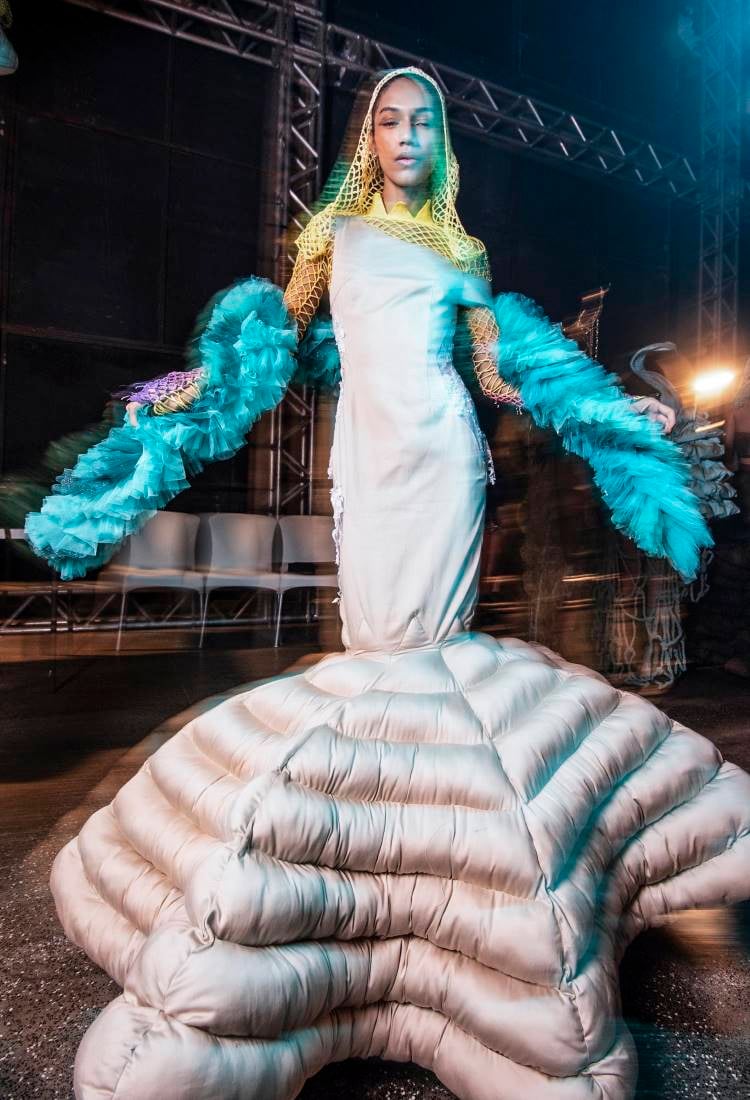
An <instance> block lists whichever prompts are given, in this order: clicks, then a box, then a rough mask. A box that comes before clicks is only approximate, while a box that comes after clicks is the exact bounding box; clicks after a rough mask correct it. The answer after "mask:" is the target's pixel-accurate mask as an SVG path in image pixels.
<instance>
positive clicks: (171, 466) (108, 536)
mask: <svg viewBox="0 0 750 1100" xmlns="http://www.w3.org/2000/svg"><path fill="white" fill-rule="evenodd" d="M296 343H297V336H296V325H295V322H294V320H293V318H291V317H290V316H289V314H288V312H287V310H286V307H285V306H284V303H283V296H282V292H281V291H280V290H279V289H278V287H276V286H274V285H273V284H272V283H269V282H266V281H265V280H263V279H257V278H251V279H248V280H246V281H244V282H241V283H238V284H237V285H236V286H233V287H231V288H230V289H229V290H227V291H224V292H222V293H221V294H219V295H217V296H216V297H215V298H214V299H213V301H212V302H211V303H210V304H209V306H208V307H207V309H206V310H204V312H203V314H202V317H201V320H200V322H199V328H198V331H197V332H196V335H195V337H194V341H193V346H192V350H191V353H190V357H189V358H190V362H191V366H196V365H200V366H201V367H202V368H203V369H204V371H205V375H206V383H205V386H204V389H203V392H202V393H201V396H200V397H199V399H198V400H196V401H195V403H194V404H193V405H192V406H191V407H190V408H189V409H188V410H186V411H184V412H175V413H170V414H169V415H167V416H149V415H148V413H147V412H146V411H145V410H142V411H140V412H139V413H138V417H137V425H136V426H135V427H134V426H133V425H131V424H130V423H129V422H128V421H127V420H126V421H125V422H124V423H123V424H122V425H121V426H119V427H115V428H113V429H112V430H111V431H110V432H109V434H108V435H107V436H106V438H105V439H103V440H102V441H101V442H100V443H98V444H97V445H96V446H94V447H92V448H91V449H90V450H88V451H86V452H85V453H84V454H82V455H80V457H79V458H78V460H77V461H76V463H75V465H74V466H73V467H72V468H71V469H67V470H65V471H64V472H63V473H62V474H61V475H60V477H58V479H57V481H56V482H55V484H54V486H53V488H52V491H51V494H50V495H49V496H48V497H47V498H46V499H45V501H44V503H43V504H42V507H41V509H40V510H39V511H38V512H32V513H31V514H29V515H28V516H27V518H26V534H27V537H28V540H29V543H30V544H31V546H32V548H33V549H34V550H35V552H36V553H37V554H39V555H40V556H41V557H43V558H45V559H46V560H47V561H48V562H49V564H50V565H51V566H52V567H53V569H55V570H56V571H57V572H58V573H59V575H60V577H61V578H62V579H63V580H70V579H73V578H75V577H81V576H83V575H84V574H85V573H86V572H88V571H89V570H91V569H94V568H96V567H98V566H100V565H103V564H104V563H105V562H106V561H108V560H109V558H111V557H112V555H113V554H114V553H115V551H116V550H117V548H118V546H119V545H120V543H121V542H122V541H123V539H125V538H126V537H127V536H128V535H130V534H132V533H133V532H134V531H137V530H138V529H139V528H140V527H142V526H143V525H144V524H145V523H146V522H147V520H149V519H150V518H151V517H152V516H153V515H154V514H155V512H157V511H158V510H159V509H160V508H163V507H164V506H165V505H166V504H167V503H168V502H169V501H170V500H171V499H172V498H173V497H175V496H176V495H177V494H178V493H179V492H181V491H182V490H183V489H185V488H187V486H188V484H189V479H190V478H191V477H193V476H194V475H195V474H197V473H198V472H199V471H200V470H202V469H203V467H204V466H206V465H207V464H208V463H209V462H216V461H218V460H219V459H224V458H229V457H230V456H231V455H233V454H235V453H236V452H237V451H238V450H239V449H240V447H242V446H243V444H244V443H245V438H246V436H247V433H248V431H249V430H250V428H251V427H252V425H253V424H254V422H255V421H256V420H257V419H258V417H259V416H261V415H262V413H264V412H266V411H267V410H269V409H272V408H274V406H275V405H277V404H278V402H279V401H280V400H281V398H282V397H283V396H284V392H285V390H286V387H287V385H288V384H289V381H290V379H291V377H292V375H293V373H294V370H295V369H296V365H297V364H296V360H295V358H294V351H295V349H296Z"/></svg>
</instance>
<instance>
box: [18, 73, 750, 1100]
mask: <svg viewBox="0 0 750 1100" xmlns="http://www.w3.org/2000/svg"><path fill="white" fill-rule="evenodd" d="M456 189H457V166H456V162H455V158H454V157H453V154H452V151H451V148H450V140H449V136H448V131H447V125H446V119H445V110H444V104H443V101H442V97H441V95H440V91H439V89H438V87H437V86H436V85H435V84H434V83H433V82H432V81H431V79H430V78H429V77H427V76H426V75H425V74H424V73H421V72H420V71H418V70H413V69H406V70H395V71H393V72H391V73H389V74H387V75H386V76H385V77H384V78H383V79H382V80H381V81H380V82H379V83H378V85H377V86H376V87H375V89H374V90H373V92H372V95H371V96H370V97H369V99H368V100H367V104H366V112H365V116H364V121H363V124H362V128H361V132H360V133H359V134H358V141H357V144H356V148H355V150H354V152H353V154H352V157H351V160H350V162H349V163H348V164H347V165H346V170H345V171H344V172H342V173H341V174H339V175H337V176H336V181H335V186H333V187H332V188H329V193H328V199H327V201H326V202H325V203H324V204H323V206H322V208H321V210H320V211H319V212H318V214H316V216H315V217H314V218H313V219H312V221H311V222H310V224H309V225H308V226H307V228H306V229H305V231H304V232H303V233H302V235H301V237H300V240H299V242H298V243H299V256H298V260H297V264H296V267H295V271H294V275H293V277H292V281H291V283H290V286H289V288H288V289H287V292H286V295H285V304H284V306H282V304H281V303H280V302H279V301H278V299H277V298H276V297H274V293H273V288H268V287H267V286H265V285H264V286H263V287H261V288H260V289H259V288H258V285H257V284H256V283H253V282H251V283H249V284H243V285H241V286H240V287H237V288H234V289H233V290H232V291H230V292H229V293H228V294H226V295H224V296H223V297H221V298H219V299H218V300H217V301H216V303H215V304H214V305H213V307H212V309H211V311H210V313H209V315H208V318H207V320H206V323H205V327H204V329H203V331H202V334H201V336H200V339H199V341H198V345H197V352H196V356H197V365H196V366H194V367H193V369H192V371H191V372H189V373H186V374H185V375H184V376H183V377H180V378H172V379H171V380H166V381H165V380H162V381H159V382H158V383H156V384H155V388H153V387H152V388H150V389H149V388H148V387H146V388H144V387H141V388H140V389H139V390H138V391H137V393H135V394H131V395H130V396H131V397H132V398H133V400H132V401H131V402H130V405H131V407H130V415H131V416H132V423H130V424H126V425H124V426H123V427H122V428H120V429H117V430H116V432H118V433H119V434H116V433H115V432H113V433H112V435H111V436H110V437H109V439H108V440H107V441H105V444H100V445H99V447H98V448H94V450H93V451H91V452H89V454H87V455H85V456H83V457H82V459H81V460H79V463H78V464H77V465H76V467H75V468H74V469H73V470H72V471H70V473H69V476H68V477H67V479H66V480H64V483H63V485H62V486H61V491H60V492H58V493H56V494H54V495H53V496H52V497H50V498H48V500H47V502H45V506H44V508H43V509H42V512H41V513H40V514H39V515H38V516H35V517H30V519H29V523H28V528H29V531H30V535H31V537H32V539H33V540H34V541H35V544H36V545H37V546H38V547H39V549H40V550H42V551H44V552H45V553H47V554H48V556H49V557H50V558H51V559H52V560H53V561H54V562H55V563H56V564H57V565H58V566H59V567H61V568H63V569H69V570H75V569H81V568H85V567H86V566H87V565H90V564H92V563H95V562H97V561H101V560H103V558H104V557H105V556H106V554H108V553H111V547H112V545H114V544H115V543H116V541H117V538H118V537H122V532H123V531H127V530H128V529H134V527H135V526H136V525H137V524H138V523H139V522H142V521H143V517H144V515H145V514H147V513H148V511H149V508H151V509H153V507H155V506H158V504H159V503H163V501H164V499H167V498H168V495H169V494H170V493H172V492H173V491H175V490H176V487H177V486H179V484H180V482H181V480H182V479H184V476H185V467H186V466H187V467H192V468H196V467H198V466H200V464H201V463H202V462H203V461H206V460H207V459H208V458H209V457H211V456H215V455H216V454H219V453H225V452H226V451H227V450H229V449H231V447H232V446H234V445H235V443H237V438H238V435H240V434H241V433H240V428H241V427H242V425H245V426H247V424H248V422H249V421H251V420H252V418H253V416H254V415H257V414H258V411H259V410H260V409H262V408H264V407H269V405H270V404H272V403H273V402H274V401H275V400H278V399H279V396H280V394H281V392H283V388H284V386H285V384H286V382H287V381H288V380H289V379H290V378H291V377H292V376H293V372H294V370H295V365H294V362H293V360H292V354H291V351H292V350H293V349H294V347H295V345H296V341H297V337H298V335H299V333H300V332H301V331H304V330H305V329H306V327H307V326H308V325H309V322H310V319H311V317H312V315H313V313H314V311H315V309H316V308H317V305H318V303H319V301H320V297H321V295H322V292H323V289H324V288H325V287H328V288H329V290H330V300H331V310H332V315H333V324H334V329H335V333H336V343H337V347H338V352H339V353H340V358H341V368H340V378H341V386H342V389H341V396H340V398H339V405H338V412H337V420H336V429H335V438H334V445H333V451H332V464H331V470H332V476H333V482H334V489H333V499H334V508H335V514H336V532H337V541H338V545H339V552H340V583H341V615H342V621H343V633H344V642H345V646H346V652H345V653H344V654H333V655H331V656H329V657H327V658H324V659H323V660H322V661H320V662H319V663H318V664H317V665H315V666H313V667H311V668H309V669H307V670H306V671H305V672H304V673H302V674H299V675H292V676H286V677H281V678H279V679H276V680H273V681H271V682H269V683H266V684H264V685H261V686H259V687H257V688H255V689H253V690H251V691H250V692H248V693H246V694H244V695H241V696H238V697H235V698H233V699H231V700H229V701H228V702H226V703H224V704H222V705H221V706H219V707H217V708H215V709H214V710H212V711H210V712H208V713H207V714H205V715H202V716H201V717H200V718H198V719H197V720H196V721H195V722H193V723H191V724H190V725H189V726H187V727H186V728H185V729H184V730H182V731H181V732H180V733H179V734H177V735H176V736H175V737H174V738H172V739H171V740H170V741H169V742H168V743H167V744H166V745H164V746H163V748H162V749H161V750H160V751H159V752H157V753H156V754H155V755H154V756H153V757H152V758H151V759H150V760H149V761H148V762H147V763H146V765H145V766H144V767H143V768H142V769H141V771H140V772H138V774H137V775H136V776H135V777H134V778H133V779H132V780H131V781H130V782H129V783H127V784H126V785H125V786H124V787H123V789H122V790H121V791H120V793H119V794H118V796H117V798H116V799H115V801H114V802H113V803H112V805H111V806H108V807H105V808H104V809H103V810H101V811H99V812H98V813H97V814H95V815H94V816H93V817H92V818H91V819H90V820H89V822H87V824H86V825H85V826H84V829H83V830H82V832H81V834H80V836H79V837H78V838H76V839H75V840H74V841H72V842H71V843H70V844H69V845H68V846H67V847H66V848H65V849H64V850H63V851H62V852H61V853H60V855H59V856H58V858H57V860H56V863H55V867H54V870H53V876H52V886H53V891H54V893H55V897H56V901H57V906H58V911H59V914H60V917H61V920H62V922H63V925H64V927H65V930H66V932H67V933H68V935H69V936H71V938H72V939H74V940H75V941H76V942H77V943H79V944H81V945H82V946H83V947H84V948H85V949H86V951H88V953H89V954H90V955H91V957H92V958H93V959H95V960H96V961H97V962H98V963H99V964H100V965H102V966H103V967H104V968H105V969H107V970H108V972H109V973H110V974H111V975H112V976H113V977H115V978H116V980H118V981H119V982H120V983H121V984H123V985H124V988H125V992H124V994H123V996H122V997H119V998H118V999H117V1000H116V1001H114V1002H113V1003H112V1004H111V1005H110V1006H109V1007H108V1008H107V1009H106V1010H105V1011H104V1013H102V1015H101V1016H100V1017H99V1019H98V1020H97V1021H96V1022H95V1023H94V1025H93V1026H92V1028H91V1029H90V1031H89V1032H88V1033H87V1036H86V1038H85V1039H84V1042H83V1043H82V1045H81V1048H80V1051H79V1055H78V1058H77V1063H76V1091H77V1095H78V1096H79V1097H80V1098H88V1097H94V1096H96V1097H98V1098H101V1097H105V1096H109V1097H114V1096H117V1097H118V1098H124V1097H132V1098H137V1100H147V1098H149V1097H152V1096H154V1097H155V1096H157V1095H158V1096H159V1097H160V1098H165V1097H174V1098H177V1097H179V1098H184V1097H216V1098H217V1100H218V1098H221V1100H228V1098H231V1097H237V1098H239V1097H243V1098H244V1100H248V1098H250V1097H256V1098H258V1100H261V1098H262V1100H271V1098H286V1097H293V1096H295V1095H296V1094H297V1093H298V1091H299V1090H300V1089H301V1087H302V1085H303V1083H304V1081H305V1079H306V1078H307V1077H309V1076H311V1075H312V1074H314V1073H315V1072H316V1071H317V1070H318V1069H319V1068H320V1067H321V1066H322V1065H324V1064H325V1063H326V1062H329V1061H335V1060H340V1059H343V1058H347V1057H355V1056H358V1057H367V1056H370V1055H380V1056H383V1057H386V1058H393V1059H400V1060H403V1059H411V1060H414V1061H417V1062H419V1063H421V1064H423V1065H426V1066H430V1067H431V1068H433V1069H434V1070H435V1072H436V1073H437V1074H438V1076H439V1077H440V1078H441V1080H443V1081H444V1082H445V1083H446V1085H447V1086H448V1087H450V1088H451V1089H453V1091H454V1092H455V1093H456V1094H457V1095H458V1096H461V1097H465V1098H467V1100H485V1098H486V1100H489V1098H490V1097H492V1098H493V1100H498V1098H506V1097H507V1098H516V1097H518V1096H521V1095H524V1096H525V1095H529V1096H534V1097H551V1098H552V1097H561V1098H562V1097H564V1098H573V1100H575V1098H577V1097H582V1098H583V1097H607V1098H617V1100H620V1098H623V1097H626V1096H629V1095H630V1094H631V1092H632V1088H633V1082H634V1075H635V1070H634V1063H633V1054H632V1044H631V1042H630V1040H629V1037H628V1034H627V1031H626V1029H625V1028H624V1026H623V1025H622V1024H621V1023H620V1022H619V1020H618V1003H619V1002H618V990H617V979H616V961H617V959H618V958H619V956H620V954H621V953H622V951H623V949H624V947H625V946H626V944H627V943H628V941H629V940H630V939H631V938H632V936H633V935H635V934H636V933H637V932H638V931H640V930H641V929H642V928H643V927H644V926H646V925H647V924H648V923H649V922H651V921H652V920H654V919H656V918H657V917H658V916H659V915H660V914H662V913H664V912H666V911H668V910H670V909H673V908H679V907H690V906H695V905H711V904H716V903H718V902H720V901H724V902H726V901H730V900H735V899H739V898H742V897H744V896H746V895H747V894H748V893H750V887H749V886H748V868H749V866H750V840H749V839H748V830H749V829H750V810H749V809H748V806H749V805H750V797H749V796H750V780H749V779H748V777H747V776H745V775H744V774H743V773H741V772H739V771H738V770H737V769H735V768H733V767H731V766H730V765H727V764H725V763H724V762H723V761H722V760H721V758H720V756H719V754H718V753H717V751H716V750H715V749H714V747H713V746H712V745H710V744H709V742H707V741H705V740H704V739H703V738H701V737H699V736H698V735H697V734H693V733H691V732H689V731H687V730H684V729H682V728H677V727H675V726H674V725H673V724H672V723H671V722H670V721H669V719H668V718H667V717H666V716H665V715H663V714H661V713H660V712H659V711H657V710H655V709H654V708H653V707H652V706H651V705H650V704H649V703H647V702H645V701H643V700H639V699H637V698H635V697H629V696H624V695H621V694H620V693H619V692H617V691H615V690H614V689H613V688H612V687H610V685H608V684H607V683H606V682H605V681H604V680H602V679H601V678H600V677H598V676H596V675H595V674H593V673H589V672H587V671H586V670H585V669H581V668H580V667H577V666H572V665H569V664H567V663H566V662H565V661H563V660H562V659H560V658H558V657H555V656H554V655H553V654H551V653H549V652H548V651H546V650H542V649H538V648H536V647H533V646H528V645H525V644H523V643H521V642H517V641H514V640H505V641H502V642H499V641H496V640H494V639H491V638H488V637H485V636H482V635H479V634H471V633H468V632H467V626H468V624H469V620H470V616H471V612H472V609H473V605H474V600H475V597H476V582H477V569H478V562H479V543H480V537H481V529H482V519H483V508H484V486H485V481H486V477H487V458H486V451H485V446H484V441H483V439H482V437H481V434H480V432H479V430H478V428H477V424H476V419H475V414H474V410H473V406H472V405H471V402H470V400H469V398H468V396H467V394H466V390H465V388H464V386H463V383H462V381H461V379H460V377H459V375H458V374H457V372H456V371H455V369H454V367H453V364H452V360H451V349H452V347H453V344H454V336H455V332H454V329H455V325H456V320H457V316H458V315H459V314H461V317H462V320H463V321H465V322H466V325H467V327H468V330H469V332H470V333H471V337H472V341H471V354H472V359H473V365H474V369H475V372H476V375H477V377H478V379H479V381H480V384H481V385H482V387H483V388H484V389H485V391H488V392H489V393H490V395H491V396H493V397H495V398H496V399H498V400H503V401H505V400H508V401H510V402H511V403H516V404H517V403H518V402H519V400H521V401H523V404H524V406H525V407H526V408H527V409H528V410H529V411H530V412H531V413H532V414H533V415H534V416H535V418H536V419H537V421H538V422H539V423H542V424H551V425H553V426H554V427H555V428H556V430H557V431H558V432H559V434H560V436H561V438H562V440H563V442H564V444H565V445H566V446H567V447H568V448H569V449H570V450H572V451H574V452H575V453H577V454H581V455H584V456H585V457H588V458H589V460H590V462H591V465H592V468H593V469H594V475H595V477H596V479H597V481H598V483H599V485H600V487H602V489H603V491H604V492H605V494H606V497H607V502H608V504H609V506H610V508H611V511H612V516H613V519H614V521H615V522H616V523H617V524H619V525H620V526H621V527H622V528H623V529H624V530H626V531H628V532H630V533H631V534H632V535H633V536H634V537H636V538H638V539H639V541H640V543H641V544H642V545H644V546H645V547H646V548H647V549H649V550H651V551H652V552H657V553H661V554H666V555H669V556H670V558H671V560H673V561H674V562H675V564H676V565H677V566H678V568H680V569H682V570H683V571H684V572H686V573H689V572H690V571H691V569H694V568H695V564H696V561H697V555H698V551H699V549H700V546H701V545H703V544H705V543H706V542H707V541H708V535H707V532H706V530H705V527H704V525H703V523H702V521H701V519H700V515H699V513H698V510H697V507H696V505H695V503H694V501H693V500H692V498H691V496H690V494H689V492H688V491H687V490H686V488H685V483H686V478H687V473H686V471H685V470H684V468H683V465H682V460H681V458H680V456H679V453H678V452H677V451H676V450H675V449H674V448H673V447H672V446H671V445H670V444H669V443H668V441H667V440H665V439H664V438H663V435H662V432H661V429H660V427H659V426H657V425H656V424H654V423H652V422H651V421H650V420H649V419H648V418H647V417H645V416H642V415H639V414H638V413H637V412H635V411H634V410H633V408H632V406H631V405H630V403H629V401H628V400H627V399H626V398H625V397H624V396H623V395H622V394H621V392H620V390H619V388H618V387H617V386H616V385H615V383H614V382H613V381H612V380H611V379H610V378H609V377H608V376H607V375H606V374H605V373H604V372H603V371H602V370H601V368H600V367H598V365H596V364H594V363H592V361H591V360H589V359H587V358H586V356H585V355H583V353H581V352H580V351H578V349H577V347H576V346H575V345H574V344H572V343H571V342H570V341H567V340H565V338H564V337H563V336H562V334H561V332H560V330H559V329H558V328H557V327H556V326H552V325H550V324H549V322H547V321H546V319H544V318H543V317H542V316H541V315H540V314H539V313H538V311H537V310H536V309H535V307H533V305H532V304H530V303H528V302H526V301H525V300H521V299H518V298H516V297H514V296H512V295H504V296H501V297H500V299H498V301H497V303H495V304H494V305H493V303H492V300H491V298H490V294H489V289H488V284H487V280H486V275H487V265H486V257H485V252H484V248H483V246H482V245H481V243H480V242H479V241H477V240H476V239H474V238H472V237H470V236H468V234H466V232H465V231H464V229H463V226H462V225H461V223H460V221H459V219H458V215H457V214H456V211H455V206H454V199H455V193H456ZM399 204H403V205H399ZM498 322H499V327H500V331H501V335H502V338H501V341H500V353H499V358H498V351H497V348H498V345H497V337H498V329H497V323H498ZM300 350H301V352H302V351H305V352H306V354H305V356H303V358H304V362H303V363H302V365H300V366H298V367H297V368H296V370H297V375H296V376H297V377H302V376H304V377H305V378H307V379H311V378H313V379H314V378H325V379H328V380H329V381H330V380H331V379H333V378H336V377H337V376H338V367H337V366H336V364H335V362H333V361H332V359H331V356H330V354H328V351H329V350H330V349H328V350H327V349H326V346H325V341H324V340H323V339H322V337H321V334H320V331H319V330H316V329H315V328H314V327H313V326H311V327H310V328H309V329H308V331H307V333H306V335H305V338H304V341H303V344H302V345H301V348H300ZM501 376H503V377H504V380H503V377H501ZM149 403H152V404H153V409H151V410H150V411H149V409H147V408H144V407H143V406H144V405H145V404H149ZM655 411H656V413H657V414H658V413H659V409H658V408H657V409H656V410H655ZM151 412H156V413H159V412H164V413H165V414H166V413H167V412H168V413H169V415H162V416H158V415H156V416H154V415H151V414H150V413H151ZM243 430H244V429H243ZM237 445H239V443H237ZM655 479H656V483H655ZM92 502H93V503H92ZM108 509H109V510H108Z"/></svg>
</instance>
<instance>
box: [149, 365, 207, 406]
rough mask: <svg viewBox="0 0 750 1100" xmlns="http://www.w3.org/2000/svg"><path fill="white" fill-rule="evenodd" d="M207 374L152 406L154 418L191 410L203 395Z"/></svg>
mask: <svg viewBox="0 0 750 1100" xmlns="http://www.w3.org/2000/svg"><path fill="white" fill-rule="evenodd" d="M205 376H206V372H205V371H203V373H202V374H201V375H200V376H199V377H197V378H194V379H193V380H192V381H191V382H188V384H187V385H186V386H182V387H181V388H180V389H179V390H174V391H173V392H172V393H169V394H167V395H166V396H165V397H161V398H159V400H158V401H155V402H154V404H153V405H152V406H151V412H152V413H153V414H154V416H164V414H165V413H171V412H184V411H185V410H186V409H189V408H190V406H191V405H192V404H193V402H194V401H197V400H198V398H199V397H200V396H201V394H202V393H203V381H204V380H205Z"/></svg>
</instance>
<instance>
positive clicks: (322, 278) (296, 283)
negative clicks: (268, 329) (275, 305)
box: [284, 246, 331, 340]
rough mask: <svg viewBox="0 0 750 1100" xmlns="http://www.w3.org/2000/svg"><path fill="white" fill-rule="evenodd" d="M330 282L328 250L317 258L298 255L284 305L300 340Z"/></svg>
mask: <svg viewBox="0 0 750 1100" xmlns="http://www.w3.org/2000/svg"><path fill="white" fill-rule="evenodd" d="M330 279H331V248H330V246H329V247H328V248H326V250H325V251H324V252H321V253H320V254H319V255H317V256H313V257H308V256H303V255H302V253H299V255H298V256H297V259H296V261H295V264H294V270H293V271H292V277H291V279H290V280H289V285H288V286H287V288H286V291H285V293H284V304H285V305H286V307H287V309H288V310H289V312H290V313H291V315H292V317H294V319H295V321H296V322H297V335H298V337H299V339H300V340H301V339H302V337H303V336H304V334H305V330H306V328H307V326H308V325H309V324H310V322H311V321H312V319H313V317H314V316H315V311H316V309H317V308H318V306H319V305H320V299H321V298H322V297H323V294H324V293H325V291H326V290H327V289H328V284H329V282H330Z"/></svg>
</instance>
